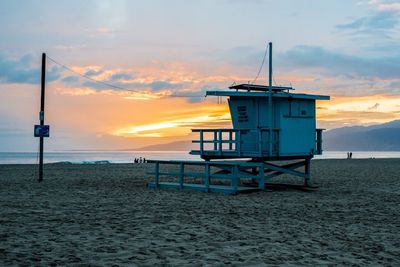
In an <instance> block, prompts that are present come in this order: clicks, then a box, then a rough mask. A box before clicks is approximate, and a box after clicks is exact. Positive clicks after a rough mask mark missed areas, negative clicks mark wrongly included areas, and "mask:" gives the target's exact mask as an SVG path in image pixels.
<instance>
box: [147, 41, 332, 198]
mask: <svg viewBox="0 0 400 267" xmlns="http://www.w3.org/2000/svg"><path fill="white" fill-rule="evenodd" d="M269 48H270V49H269V51H270V57H269V59H270V60H269V66H270V68H269V85H268V86H266V85H255V84H238V85H233V86H231V87H229V89H230V90H226V91H207V92H206V95H207V96H217V97H226V98H227V100H228V104H229V109H230V114H231V119H232V126H233V128H231V129H193V130H192V132H195V133H198V136H199V138H198V139H197V140H193V141H192V142H193V143H196V144H198V149H196V150H192V151H190V154H192V155H199V156H200V158H201V159H202V161H161V160H151V161H149V162H151V163H154V164H155V171H154V172H152V174H154V175H155V181H154V182H151V183H149V187H152V188H180V189H197V190H203V191H206V192H224V193H229V194H235V193H237V192H240V191H248V190H260V189H264V188H265V185H266V182H268V180H269V179H272V178H274V177H276V176H279V175H281V174H290V175H294V176H298V177H301V178H303V179H304V186H310V185H311V174H310V163H311V159H312V158H313V157H314V155H320V154H322V131H323V129H317V128H316V105H315V102H316V101H317V100H329V96H323V95H310V94H297V93H294V92H293V90H294V89H293V88H292V87H281V86H272V44H271V43H270V45H269ZM288 161H290V162H288ZM279 163H282V164H279ZM166 165H175V166H176V167H175V169H174V168H173V167H172V168H171V167H167V168H165V169H166V170H162V169H161V168H162V167H163V166H166ZM192 166H197V168H196V167H192ZM199 167H200V168H199ZM298 168H303V171H299V170H297V169H298ZM171 169H174V170H171ZM163 177H168V179H167V180H168V181H163V179H162V178H163ZM171 177H176V178H177V180H176V181H171ZM187 178H191V179H187ZM193 178H194V179H193ZM188 180H190V181H191V182H188ZM220 180H228V181H229V182H228V184H226V183H221V182H220ZM194 181H196V183H195V182H194ZM199 181H200V182H199ZM216 181H217V182H216Z"/></svg>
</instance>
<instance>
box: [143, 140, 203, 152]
mask: <svg viewBox="0 0 400 267" xmlns="http://www.w3.org/2000/svg"><path fill="white" fill-rule="evenodd" d="M195 145H196V144H192V141H191V140H185V141H176V142H172V143H168V144H158V145H150V146H145V147H141V148H139V149H135V150H137V151H190V150H192V149H195V147H196V146H195ZM197 145H198V144H197Z"/></svg>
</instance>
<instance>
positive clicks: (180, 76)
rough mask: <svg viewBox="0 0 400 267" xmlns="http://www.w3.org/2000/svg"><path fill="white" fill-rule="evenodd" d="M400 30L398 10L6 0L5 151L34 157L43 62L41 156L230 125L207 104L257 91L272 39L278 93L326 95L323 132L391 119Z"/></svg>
mask: <svg viewBox="0 0 400 267" xmlns="http://www.w3.org/2000/svg"><path fill="white" fill-rule="evenodd" d="M399 22H400V1H391V0H369V1H368V0H354V1H353V0H325V1H317V0H281V1H272V0H247V1H245V0H203V1H194V0H187V1H183V0H168V1H161V0H149V1H143V0H141V1H139V0H129V1H128V0H112V1H111V0H86V1H77V0H70V1H50V0H40V1H39V0H23V1H22V0H2V1H0V25H1V26H0V36H1V38H0V152H1V151H3V152H6V151H36V150H37V147H38V140H37V138H36V139H35V138H34V137H33V125H34V124H38V122H39V116H38V113H39V107H40V105H39V104H40V64H41V55H42V53H46V54H47V56H48V58H47V65H46V113H45V114H46V115H45V122H46V124H49V125H50V129H51V130H50V131H51V133H50V134H51V137H50V138H48V139H46V142H45V149H46V150H47V151H57V150H86V149H134V148H140V147H143V146H147V145H151V144H161V143H169V142H173V141H178V140H189V139H192V138H193V135H192V134H191V130H190V129H192V128H204V127H207V128H209V127H214V128H221V127H222V128H227V127H228V128H229V127H231V124H230V115H229V110H228V107H227V104H226V100H225V99H223V101H222V103H218V101H217V99H215V98H212V97H207V98H204V97H203V96H204V95H205V92H206V91H207V90H224V89H226V88H227V87H229V86H230V85H232V84H233V83H236V84H238V83H248V82H254V80H255V77H256V75H257V72H258V70H259V68H260V64H261V62H262V59H263V55H264V53H265V49H266V46H267V44H268V42H273V66H274V68H273V73H274V84H276V85H284V86H293V87H294V88H295V89H296V92H297V93H310V94H322V95H330V96H331V100H330V101H321V102H318V103H317V114H318V115H317V118H318V121H317V126H318V127H321V128H326V129H333V128H338V127H343V126H353V125H371V124H377V123H383V122H388V121H392V120H397V119H400V49H399V48H398V44H399V41H400V23H399ZM267 73H268V68H267V66H264V68H263V69H262V71H261V74H260V76H259V78H258V79H257V80H256V83H259V84H266V83H267ZM82 75H84V76H86V77H88V78H89V79H88V78H85V77H82ZM93 80H95V81H102V82H104V83H106V84H100V83H96V82H94V81H93Z"/></svg>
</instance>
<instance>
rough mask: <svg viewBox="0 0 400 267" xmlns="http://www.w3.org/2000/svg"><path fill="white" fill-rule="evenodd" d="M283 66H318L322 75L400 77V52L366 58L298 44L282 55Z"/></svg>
mask: <svg viewBox="0 0 400 267" xmlns="http://www.w3.org/2000/svg"><path fill="white" fill-rule="evenodd" d="M278 61H279V62H280V64H282V67H283V68H289V69H291V70H296V69H315V70H317V71H318V72H320V73H321V74H328V75H343V76H347V77H348V78H350V79H353V78H374V77H378V78H382V79H389V78H394V79H396V78H398V77H400V54H397V55H392V56H391V57H379V58H364V57H358V56H352V55H347V54H344V53H340V52H333V51H328V50H325V49H324V48H322V47H319V46H296V47H294V48H292V49H290V50H288V51H287V52H285V53H282V54H280V55H279V59H278Z"/></svg>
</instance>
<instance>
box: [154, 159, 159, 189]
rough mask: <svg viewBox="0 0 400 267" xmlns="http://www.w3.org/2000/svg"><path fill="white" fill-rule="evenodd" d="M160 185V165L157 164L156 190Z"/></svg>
mask: <svg viewBox="0 0 400 267" xmlns="http://www.w3.org/2000/svg"><path fill="white" fill-rule="evenodd" d="M159 183H160V163H159V162H156V181H155V185H156V188H158V184H159Z"/></svg>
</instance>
